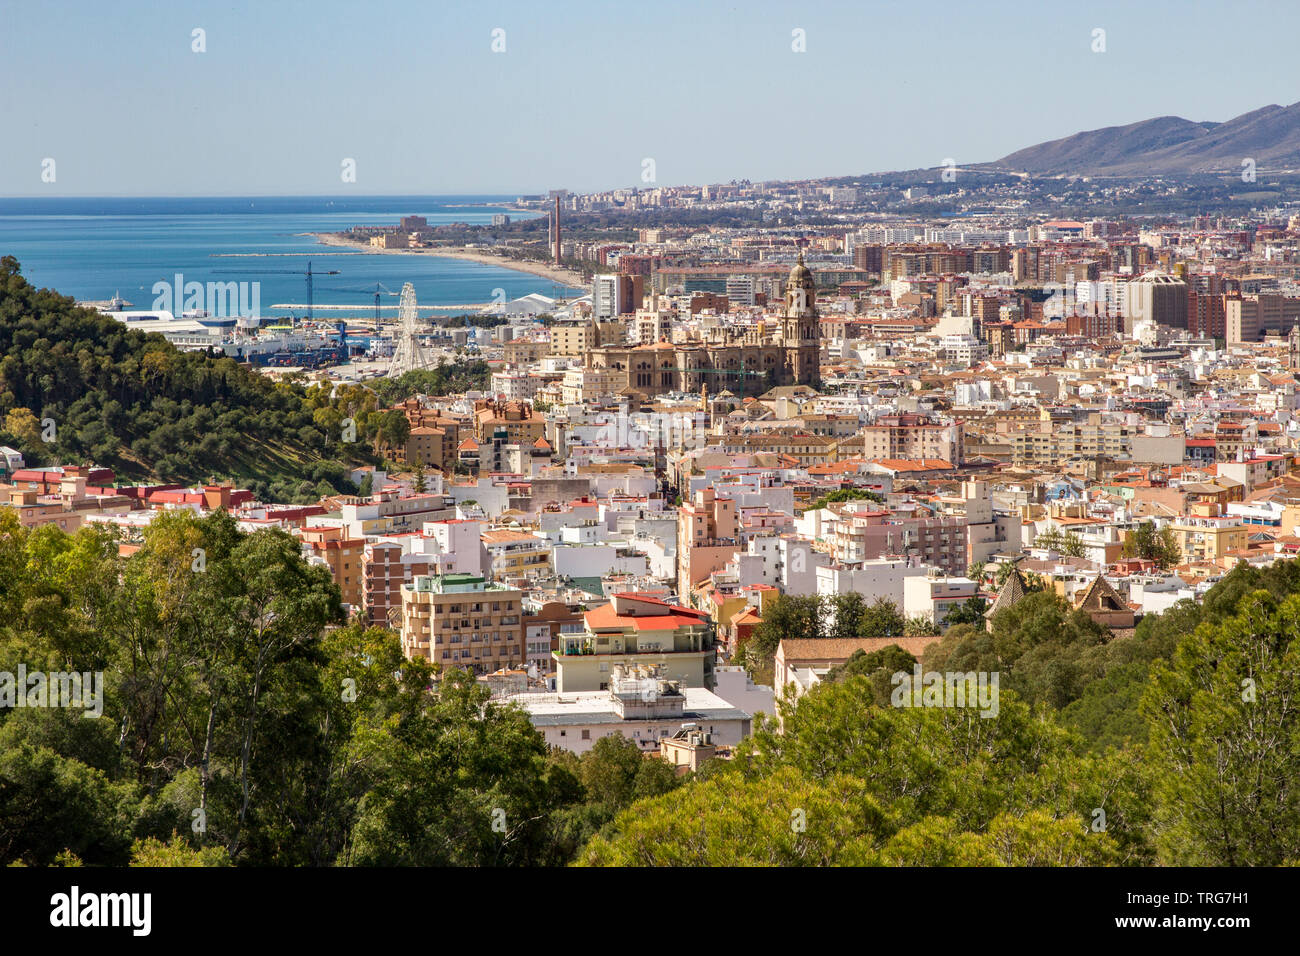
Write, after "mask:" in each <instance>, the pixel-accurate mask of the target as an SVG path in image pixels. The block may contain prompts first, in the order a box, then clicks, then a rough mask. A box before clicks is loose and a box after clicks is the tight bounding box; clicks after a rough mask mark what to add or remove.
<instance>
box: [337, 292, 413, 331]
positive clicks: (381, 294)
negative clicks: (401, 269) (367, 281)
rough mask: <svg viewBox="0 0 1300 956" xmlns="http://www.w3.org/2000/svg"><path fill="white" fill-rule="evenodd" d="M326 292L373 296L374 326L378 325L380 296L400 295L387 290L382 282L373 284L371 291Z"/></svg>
mask: <svg viewBox="0 0 1300 956" xmlns="http://www.w3.org/2000/svg"><path fill="white" fill-rule="evenodd" d="M327 291H329V292H351V293H353V294H360V295H371V294H373V295H374V297H375V325H378V324H379V300H380V297H381V296H384V295H391V296H394V297H396V296H398V295H400V294H401V293H398V292H394V291H393V290H392V289H390V288H388V286H386V285H384V284H383V283H382V282H376V283H375V287H374V288H373V289H328V290H327Z"/></svg>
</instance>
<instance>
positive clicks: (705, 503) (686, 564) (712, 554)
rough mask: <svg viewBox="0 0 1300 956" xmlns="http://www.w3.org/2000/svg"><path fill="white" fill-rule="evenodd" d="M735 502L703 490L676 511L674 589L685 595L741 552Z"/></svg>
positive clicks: (713, 492)
mask: <svg viewBox="0 0 1300 956" xmlns="http://www.w3.org/2000/svg"><path fill="white" fill-rule="evenodd" d="M739 533H740V523H739V521H738V519H737V516H736V502H735V501H734V500H733V499H731V498H724V497H720V496H719V495H718V494H717V493H716V492H715V491H714V489H713V488H712V487H708V488H702V489H700V490H699V491H697V492H695V495H694V497H693V498H692V499H691V500H689V501H686V502H684V503H683V504H682V506H681V508H679V509H678V511H677V589H678V591H679V592H680V593H683V594H685V593H687V592H688V591H689V590H690V587H691V585H693V584H695V583H697V582H699V581H703V580H704V579H705V578H706V577H708V576H709V575H710V574H712V573H713V572H714V571H717V570H718V569H719V568H721V567H722V566H723V565H725V564H726V563H727V562H728V561H730V560H731V559H732V557H733V556H734V555H735V553H736V551H737V550H739V548H740V539H739V537H738V535H739Z"/></svg>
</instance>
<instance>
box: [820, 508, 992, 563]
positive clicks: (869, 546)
mask: <svg viewBox="0 0 1300 956" xmlns="http://www.w3.org/2000/svg"><path fill="white" fill-rule="evenodd" d="M966 535H967V522H966V518H965V517H959V516H948V515H938V516H933V517H901V516H898V515H895V514H893V513H892V512H889V511H856V512H845V513H844V514H842V515H841V517H840V518H839V519H838V520H837V521H836V522H835V527H834V531H833V536H832V538H831V542H830V543H831V553H832V555H833V556H834V558H835V561H836V562H837V563H839V564H842V565H855V564H860V563H861V562H863V561H869V560H872V559H875V558H884V557H901V558H911V559H913V560H914V561H916V562H919V563H921V564H927V565H930V566H931V567H935V568H941V569H942V570H944V571H946V572H948V573H950V574H959V573H961V572H962V571H964V570H966Z"/></svg>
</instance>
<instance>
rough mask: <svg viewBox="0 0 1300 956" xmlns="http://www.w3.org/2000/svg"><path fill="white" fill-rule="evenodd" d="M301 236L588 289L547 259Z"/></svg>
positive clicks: (335, 236) (329, 235)
mask: <svg viewBox="0 0 1300 956" xmlns="http://www.w3.org/2000/svg"><path fill="white" fill-rule="evenodd" d="M303 235H308V236H311V237H313V238H314V239H315V240H316V241H317V242H319V243H320V244H321V245H323V246H334V247H337V248H344V249H356V250H360V251H362V252H365V253H374V254H377V255H388V256H439V257H441V258H444V259H463V260H464V261H466V262H477V263H478V264H479V265H484V266H496V267H497V268H499V269H511V270H513V271H515V272H526V273H528V274H529V275H535V276H539V277H541V278H543V279H547V280H548V281H550V282H554V283H557V284H559V285H562V286H564V287H566V288H569V289H578V290H581V291H583V292H586V291H588V290H589V286H588V284H587V283H586V282H584V281H583V279H582V276H581V274H579V273H577V272H574V271H573V270H572V269H565V268H560V267H557V266H554V265H551V264H550V263H546V262H530V261H528V260H525V259H511V258H510V257H508V256H499V255H495V254H493V253H489V252H479V251H477V250H475V249H466V248H464V247H463V246H444V247H439V248H436V249H379V248H376V247H374V246H371V245H369V244H368V243H362V242H357V241H355V240H352V239H345V238H343V236H341V235H339V234H338V233H335V232H308V233H303Z"/></svg>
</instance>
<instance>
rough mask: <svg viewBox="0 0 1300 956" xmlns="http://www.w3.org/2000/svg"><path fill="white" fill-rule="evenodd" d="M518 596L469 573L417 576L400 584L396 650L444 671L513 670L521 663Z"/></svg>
mask: <svg viewBox="0 0 1300 956" xmlns="http://www.w3.org/2000/svg"><path fill="white" fill-rule="evenodd" d="M522 597H523V595H522V594H521V593H520V592H519V591H513V590H509V589H507V588H503V587H501V586H499V585H495V584H488V583H487V582H486V581H485V580H484V579H483V578H481V577H476V576H474V575H472V574H442V575H420V576H418V577H416V578H415V579H414V580H413V581H412V582H411V583H410V584H403V585H402V651H403V653H404V654H406V656H407V657H423V658H425V659H426V660H429V661H432V662H433V663H435V664H440V665H441V666H442V668H443V669H444V670H446V669H448V668H451V667H456V668H460V669H461V670H469V671H472V672H473V673H475V674H490V673H492V672H493V671H497V670H501V669H503V668H510V667H517V666H519V664H521V663H522V662H523V660H524V648H523V628H522V626H521V624H520V621H521V619H522V618H521V614H522V606H521V601H522Z"/></svg>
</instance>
